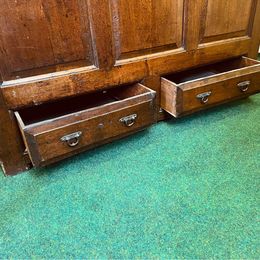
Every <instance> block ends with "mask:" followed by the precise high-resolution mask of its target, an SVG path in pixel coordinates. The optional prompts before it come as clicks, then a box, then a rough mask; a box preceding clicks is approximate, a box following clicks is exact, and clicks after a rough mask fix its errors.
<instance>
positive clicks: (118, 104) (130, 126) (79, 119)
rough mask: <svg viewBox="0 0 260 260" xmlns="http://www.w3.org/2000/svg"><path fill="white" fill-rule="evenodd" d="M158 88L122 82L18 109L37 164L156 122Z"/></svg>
mask: <svg viewBox="0 0 260 260" xmlns="http://www.w3.org/2000/svg"><path fill="white" fill-rule="evenodd" d="M154 99H155V92H154V91H153V90H151V89H149V88H146V87H145V86H143V85H141V84H135V85H130V86H122V87H118V88H114V89H110V90H107V91H103V92H98V93H93V94H87V95H83V96H79V97H75V98H71V99H69V100H62V101H58V102H55V103H50V104H44V105H40V106H36V107H32V108H26V109H23V110H20V111H16V112H15V115H16V117H17V120H18V123H19V126H20V129H21V132H22V135H23V138H24V142H25V144H26V147H27V150H28V153H29V155H30V158H31V161H32V163H33V165H34V166H43V165H46V164H49V163H51V162H54V161H57V160H59V159H62V158H64V157H68V156H70V155H72V154H75V153H78V152H80V151H82V150H85V149H86V148H89V147H92V146H95V145H96V144H100V143H102V142H107V141H109V140H110V139H113V138H114V139H115V138H116V137H122V136H125V135H127V134H129V133H132V132H135V131H137V130H140V129H142V128H144V127H146V126H148V125H150V124H152V123H154V122H155V115H156V111H155V105H154Z"/></svg>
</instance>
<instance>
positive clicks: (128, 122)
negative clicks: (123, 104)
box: [119, 114, 137, 127]
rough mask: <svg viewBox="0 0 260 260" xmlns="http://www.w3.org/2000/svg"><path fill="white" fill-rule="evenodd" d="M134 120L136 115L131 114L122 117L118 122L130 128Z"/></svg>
mask: <svg viewBox="0 0 260 260" xmlns="http://www.w3.org/2000/svg"><path fill="white" fill-rule="evenodd" d="M136 118H137V114H133V115H130V116H126V117H122V118H121V119H120V120H119V121H120V122H121V123H123V124H124V125H125V126H127V127H131V126H132V125H134V123H135V120H136Z"/></svg>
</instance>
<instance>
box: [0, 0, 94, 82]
mask: <svg viewBox="0 0 260 260" xmlns="http://www.w3.org/2000/svg"><path fill="white" fill-rule="evenodd" d="M0 6H1V8H0V28H1V36H0V52H1V56H2V59H3V61H2V63H4V64H2V67H3V68H2V71H4V72H3V74H4V76H3V77H4V78H5V79H6V78H12V75H19V73H17V72H21V71H27V70H31V69H36V68H43V67H47V66H52V65H62V64H66V63H75V62H78V61H80V60H82V61H83V60H84V63H85V64H92V51H91V43H90V38H91V37H90V29H89V21H88V10H87V5H86V3H85V1H84V0H79V1H71V0H0ZM38 72H39V73H40V71H38ZM38 72H37V73H36V74H38ZM6 74H11V75H8V76H7V75H6ZM28 74H29V75H30V73H28Z"/></svg>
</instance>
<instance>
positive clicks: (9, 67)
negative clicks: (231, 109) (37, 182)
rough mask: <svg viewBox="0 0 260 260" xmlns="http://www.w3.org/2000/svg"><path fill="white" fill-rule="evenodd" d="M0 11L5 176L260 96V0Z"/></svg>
mask: <svg viewBox="0 0 260 260" xmlns="http://www.w3.org/2000/svg"><path fill="white" fill-rule="evenodd" d="M0 4H1V5H0V6H1V8H0V28H1V31H0V162H1V165H2V169H3V171H4V173H5V174H6V175H13V174H16V173H18V172H22V171H24V170H26V169H29V168H30V167H39V166H45V165H48V164H50V163H53V162H56V161H59V160H61V159H64V158H66V157H68V156H71V155H74V154H76V153H79V152H82V151H84V150H86V149H90V148H92V147H95V146H97V145H101V144H104V143H107V142H111V141H112V140H115V139H117V138H122V137H124V136H127V135H129V134H131V133H134V132H136V131H139V130H141V129H144V128H146V127H148V126H149V125H151V124H153V123H155V122H157V121H159V120H163V119H164V118H165V117H166V116H174V117H180V116H184V115H187V114H190V113H193V112H195V111H199V110H202V109H207V108H209V107H212V106H215V105H218V104H222V103H224V102H228V101H231V100H235V99H240V98H245V97H247V96H249V95H252V94H255V93H257V92H259V90H260V63H259V62H258V61H256V60H255V59H256V56H257V51H258V47H259V37H260V0H228V1H227V0H0ZM173 134H174V133H173Z"/></svg>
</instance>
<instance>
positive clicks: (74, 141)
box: [60, 131, 82, 147]
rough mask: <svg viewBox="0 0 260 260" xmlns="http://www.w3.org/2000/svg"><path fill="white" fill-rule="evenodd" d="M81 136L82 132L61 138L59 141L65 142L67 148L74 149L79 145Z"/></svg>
mask: <svg viewBox="0 0 260 260" xmlns="http://www.w3.org/2000/svg"><path fill="white" fill-rule="evenodd" d="M81 135H82V132H80V131H79V132H76V133H72V134H69V135H65V136H63V137H62V138H61V139H60V140H61V141H62V142H66V143H67V145H68V146H69V147H75V146H77V145H78V144H79V138H80V136H81Z"/></svg>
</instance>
